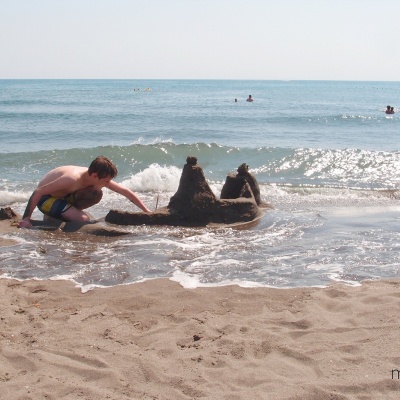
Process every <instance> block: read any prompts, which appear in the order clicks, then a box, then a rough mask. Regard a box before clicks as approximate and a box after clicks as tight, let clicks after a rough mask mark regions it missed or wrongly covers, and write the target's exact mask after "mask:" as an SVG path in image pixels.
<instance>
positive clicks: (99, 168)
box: [88, 156, 118, 179]
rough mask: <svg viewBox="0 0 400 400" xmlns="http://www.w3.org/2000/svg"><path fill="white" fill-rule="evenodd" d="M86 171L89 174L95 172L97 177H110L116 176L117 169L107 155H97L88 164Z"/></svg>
mask: <svg viewBox="0 0 400 400" xmlns="http://www.w3.org/2000/svg"><path fill="white" fill-rule="evenodd" d="M88 172H89V175H92V174H94V173H96V174H97V177H98V178H99V179H103V178H108V177H111V179H112V178H115V177H116V176H117V174H118V169H117V167H116V165H115V164H114V163H113V162H112V161H111V160H110V159H108V158H107V157H104V156H98V157H96V158H95V159H94V160H93V161H92V162H91V164H90V165H89V169H88Z"/></svg>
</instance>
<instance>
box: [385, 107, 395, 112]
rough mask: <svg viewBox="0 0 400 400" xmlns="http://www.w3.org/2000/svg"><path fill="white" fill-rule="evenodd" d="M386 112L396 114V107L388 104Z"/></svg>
mask: <svg viewBox="0 0 400 400" xmlns="http://www.w3.org/2000/svg"><path fill="white" fill-rule="evenodd" d="M385 113H386V114H394V109H393V107H390V106H386V111H385Z"/></svg>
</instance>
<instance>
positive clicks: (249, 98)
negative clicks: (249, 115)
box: [246, 94, 253, 102]
mask: <svg viewBox="0 0 400 400" xmlns="http://www.w3.org/2000/svg"><path fill="white" fill-rule="evenodd" d="M246 101H250V102H251V101H253V99H252V97H251V94H249V97H248V99H247V100H246Z"/></svg>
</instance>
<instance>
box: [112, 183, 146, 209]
mask: <svg viewBox="0 0 400 400" xmlns="http://www.w3.org/2000/svg"><path fill="white" fill-rule="evenodd" d="M106 187H108V188H109V189H110V190H112V191H113V192H116V193H119V194H121V195H122V196H124V197H126V198H127V199H128V200H130V201H131V202H132V203H133V204H135V206H137V207H139V208H140V209H141V210H143V211H144V212H151V211H150V210H149V209H148V208H147V207H146V206H145V205H144V203H143V202H142V200H140V199H139V197H138V196H136V194H135V193H133V192H132V191H131V190H130V189H128V188H127V187H125V186H123V185H120V184H119V183H117V182H114V181H111V182H110V183H109V184H108V185H107V186H106Z"/></svg>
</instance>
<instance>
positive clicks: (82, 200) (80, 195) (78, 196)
mask: <svg viewBox="0 0 400 400" xmlns="http://www.w3.org/2000/svg"><path fill="white" fill-rule="evenodd" d="M102 197H103V192H102V190H101V189H98V188H95V187H90V188H86V189H83V190H79V191H78V192H76V193H75V202H74V206H75V207H76V208H78V209H79V210H83V209H85V208H89V207H91V206H94V205H95V204H97V203H99V202H100V200H101V199H102Z"/></svg>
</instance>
